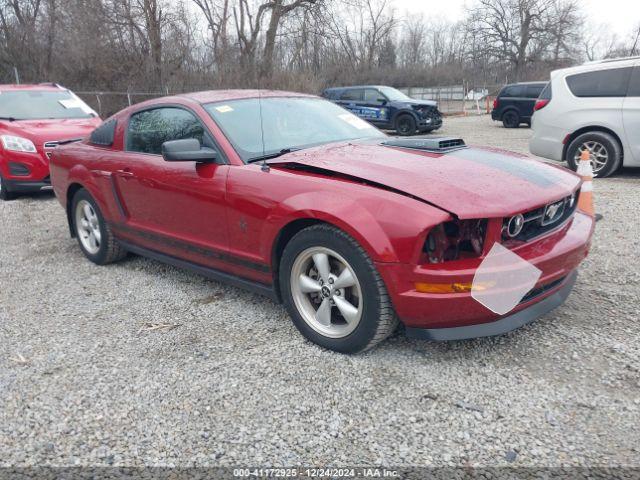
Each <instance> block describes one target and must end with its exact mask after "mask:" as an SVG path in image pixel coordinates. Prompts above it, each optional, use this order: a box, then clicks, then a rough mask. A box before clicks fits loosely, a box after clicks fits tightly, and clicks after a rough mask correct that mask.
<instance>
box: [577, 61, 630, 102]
mask: <svg viewBox="0 0 640 480" xmlns="http://www.w3.org/2000/svg"><path fill="white" fill-rule="evenodd" d="M632 70H633V68H632V67H627V68H614V69H610V70H599V71H596V72H586V73H578V74H576V75H571V76H569V77H567V85H568V86H569V90H571V93H573V94H574V95H575V96H576V97H624V96H625V95H626V94H627V86H628V85H629V77H630V76H631V71H632Z"/></svg>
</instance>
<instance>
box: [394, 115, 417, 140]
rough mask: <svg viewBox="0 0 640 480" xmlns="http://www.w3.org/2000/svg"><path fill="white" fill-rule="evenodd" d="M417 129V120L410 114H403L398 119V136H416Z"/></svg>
mask: <svg viewBox="0 0 640 480" xmlns="http://www.w3.org/2000/svg"><path fill="white" fill-rule="evenodd" d="M416 129H417V126H416V119H415V118H413V116H411V115H409V114H408V113H403V114H401V115H399V116H398V118H397V119H396V132H397V133H398V135H401V136H403V137H406V136H408V135H415V133H416Z"/></svg>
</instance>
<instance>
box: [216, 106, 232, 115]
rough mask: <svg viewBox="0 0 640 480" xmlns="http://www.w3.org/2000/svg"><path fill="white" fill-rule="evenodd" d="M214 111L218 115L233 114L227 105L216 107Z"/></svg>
mask: <svg viewBox="0 0 640 480" xmlns="http://www.w3.org/2000/svg"><path fill="white" fill-rule="evenodd" d="M216 110H217V111H219V112H220V113H227V112H233V108H231V107H230V106H229V105H221V106H219V107H216Z"/></svg>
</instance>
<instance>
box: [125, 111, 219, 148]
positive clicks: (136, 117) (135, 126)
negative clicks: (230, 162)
mask: <svg viewBox="0 0 640 480" xmlns="http://www.w3.org/2000/svg"><path fill="white" fill-rule="evenodd" d="M185 138H196V139H198V140H200V143H201V144H204V145H207V146H211V145H210V144H211V143H212V142H211V140H210V139H209V138H208V135H205V131H204V127H203V126H202V124H201V123H200V121H199V120H198V119H197V118H196V117H195V116H194V115H193V114H192V113H191V112H189V111H187V110H184V109H182V108H176V107H161V108H156V109H153V110H145V111H142V112H139V113H135V114H133V115H131V118H130V119H129V127H128V129H127V145H126V149H127V150H128V151H130V152H141V153H152V154H156V155H160V153H161V151H162V144H163V143H164V142H167V141H170V140H181V139H185Z"/></svg>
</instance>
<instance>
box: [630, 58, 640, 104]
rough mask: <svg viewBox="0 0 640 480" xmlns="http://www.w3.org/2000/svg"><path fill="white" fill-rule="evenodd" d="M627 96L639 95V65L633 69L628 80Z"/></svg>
mask: <svg viewBox="0 0 640 480" xmlns="http://www.w3.org/2000/svg"><path fill="white" fill-rule="evenodd" d="M627 96H628V97H640V66H637V67H635V68H634V69H633V74H631V80H630V81H629V92H628V93H627Z"/></svg>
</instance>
